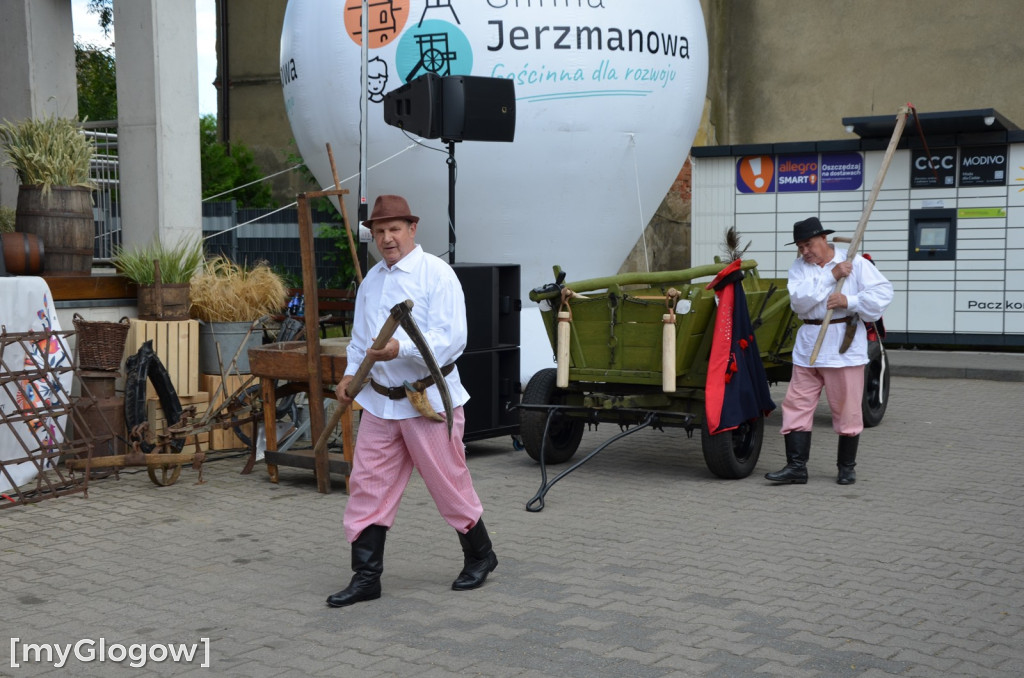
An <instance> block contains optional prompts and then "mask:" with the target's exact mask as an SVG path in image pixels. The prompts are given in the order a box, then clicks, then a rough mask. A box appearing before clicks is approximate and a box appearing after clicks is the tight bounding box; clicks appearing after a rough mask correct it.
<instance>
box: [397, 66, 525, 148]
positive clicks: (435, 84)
mask: <svg viewBox="0 0 1024 678" xmlns="http://www.w3.org/2000/svg"><path fill="white" fill-rule="evenodd" d="M383 105H384V122H386V123H387V124H389V125H391V126H393V127H400V128H402V129H404V130H406V131H408V132H410V133H412V134H418V135H419V136H422V137H425V138H427V139H437V138H441V139H446V140H450V141H512V140H513V138H514V137H515V132H516V93H515V85H514V84H513V82H512V81H511V80H508V79H506V78H485V77H480V76H472V75H449V76H446V77H443V78H442V77H440V76H438V75H437V74H435V73H426V74H424V75H421V76H420V77H418V78H416V79H414V80H410V81H409V82H408V83H406V84H404V85H402V86H401V87H398V88H397V89H394V90H392V91H391V92H388V93H387V94H385V95H384V104H383Z"/></svg>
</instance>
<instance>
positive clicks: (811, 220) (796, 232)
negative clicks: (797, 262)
mask: <svg viewBox="0 0 1024 678" xmlns="http://www.w3.org/2000/svg"><path fill="white" fill-rule="evenodd" d="M829 233H835V231H833V230H832V229H830V228H824V227H822V225H821V222H820V221H818V217H807V218H806V219H804V220H803V221H798V222H796V223H795V224H793V242H787V243H786V244H787V245H795V244H796V243H798V242H800V241H801V240H810V239H811V238H813V237H814V236H816V235H828V234H829Z"/></svg>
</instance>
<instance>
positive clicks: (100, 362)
mask: <svg viewBox="0 0 1024 678" xmlns="http://www.w3.org/2000/svg"><path fill="white" fill-rule="evenodd" d="M72 322H73V323H74V324H75V332H77V333H78V341H77V344H78V367H79V369H82V370H101V371H108V372H109V371H113V370H116V369H117V368H118V367H120V366H121V357H122V355H123V354H124V342H125V339H126V338H127V337H128V328H129V327H131V323H130V322H129V321H128V318H127V317H125V318H121V320H120V322H116V323H112V322H93V321H87V320H85V319H84V318H82V316H80V315H79V314H77V313H76V314H75V315H74V317H73V318H72Z"/></svg>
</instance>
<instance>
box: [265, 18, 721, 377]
mask: <svg viewBox="0 0 1024 678" xmlns="http://www.w3.org/2000/svg"><path fill="white" fill-rule="evenodd" d="M369 7H370V12H369V14H370V21H369V22H368V24H367V30H368V33H369V40H368V43H369V47H368V55H369V56H368V64H367V73H368V76H369V77H368V86H367V90H368V91H367V92H366V94H367V96H368V100H367V107H368V116H367V118H368V119H367V127H368V132H367V138H366V147H367V158H366V166H367V181H366V186H365V187H364V189H363V192H364V193H365V194H366V198H367V201H368V203H369V204H370V205H372V204H373V200H374V198H375V197H376V196H377V195H380V194H382V193H398V194H401V195H404V196H405V197H406V198H407V199H408V200H409V203H410V206H411V207H412V210H413V213H414V214H417V215H419V217H420V227H419V229H418V231H417V234H416V235H417V242H419V243H420V244H422V245H423V247H424V249H426V250H427V251H428V252H433V253H434V254H437V255H438V256H441V257H442V258H445V259H447V256H448V230H447V227H446V226H447V221H448V202H449V201H448V195H449V193H448V184H449V181H448V165H447V160H448V150H447V147H446V145H445V144H444V143H443V142H442V141H441V140H440V139H426V140H424V139H418V141H420V143H419V144H418V143H416V141H414V140H413V138H412V137H410V136H409V135H407V134H406V133H405V132H404V131H402V130H401V129H398V128H397V127H392V126H390V125H388V124H386V123H385V122H384V116H383V108H382V101H383V98H384V94H386V93H387V92H390V91H392V90H394V89H395V88H397V87H400V86H401V85H403V84H405V83H406V82H407V81H409V80H410V79H414V78H416V77H418V76H420V75H423V74H424V73H426V72H428V71H429V72H434V73H436V74H438V75H441V76H445V75H473V76H484V77H495V78H508V79H511V80H512V81H513V83H514V85H515V97H516V128H515V140H514V141H513V142H511V143H506V142H484V141H465V142H460V143H457V144H456V145H455V161H456V163H457V168H458V171H457V181H456V185H455V206H454V209H455V231H456V243H455V261H456V262H472V263H512V264H519V265H520V266H521V274H522V294H523V311H524V312H523V314H522V323H521V324H522V342H521V345H522V347H523V351H522V356H523V359H522V363H523V370H522V372H523V375H524V383H525V379H526V378H528V377H529V376H530V375H532V374H533V372H534V371H536V369H539V368H540V367H549V366H551V349H550V346H548V344H547V338H546V335H545V334H544V330H543V328H542V327H541V325H540V320H539V314H537V313H531V312H530V311H531V309H535V308H536V306H535V305H534V304H533V302H531V301H529V299H528V297H527V296H526V295H527V292H528V291H529V290H530V289H531V288H533V287H536V286H538V285H542V284H544V283H547V282H551V281H552V280H553V276H552V271H551V267H552V265H554V264H558V265H560V266H562V268H563V269H565V270H566V271H567V273H568V278H569V280H573V279H577V280H578V279H582V278H590V277H596V276H604V275H613V274H615V273H616V272H617V271H618V269H619V267H620V266H621V265H622V262H623V260H624V259H625V257H626V256H627V255H628V254H629V251H630V250H631V248H632V247H633V245H634V244H635V243H636V242H637V240H638V238H640V236H641V235H642V232H643V228H644V226H645V225H646V224H647V222H648V221H649V220H650V217H651V216H652V214H653V212H654V210H655V209H657V207H658V205H659V204H660V202H661V200H662V199H663V198H664V196H665V194H666V192H667V191H668V189H669V187H670V186H671V184H672V182H673V181H674V180H675V178H676V176H677V174H678V173H679V170H680V168H681V167H682V166H683V163H684V162H685V160H686V156H687V153H688V152H689V149H690V145H691V143H692V142H693V137H694V135H695V134H696V131H697V126H698V124H699V123H700V118H701V112H702V110H703V106H704V98H705V91H706V87H707V73H708V48H707V36H706V33H705V29H704V19H703V15H702V13H701V7H700V2H699V0H403V1H402V2H396V1H394V0H370V2H369ZM361 11H362V0H289V2H288V7H287V10H286V13H285V19H284V28H283V32H282V37H281V80H282V85H283V89H284V97H285V105H286V108H287V111H288V117H289V121H290V122H291V127H292V132H293V134H294V136H295V141H296V144H297V145H298V148H299V151H300V152H301V154H302V157H303V158H304V160H305V161H306V164H307V165H308V167H309V168H310V170H311V171H312V172H313V174H314V176H315V177H316V178H317V180H318V181H319V182H320V183H321V185H322V186H330V185H332V184H333V178H332V175H331V170H330V164H329V161H328V156H327V151H326V144H328V143H330V144H331V150H332V153H333V155H334V159H335V164H336V167H337V171H338V175H339V176H340V177H341V178H342V186H343V188H347V189H348V190H349V191H350V193H349V195H348V196H347V198H346V210H347V213H348V215H349V217H350V218H351V219H352V220H353V221H355V218H356V215H357V214H358V201H359V193H360V189H359V184H358V173H359V167H360V107H361V101H360V97H361V95H362V94H363V91H362V86H361V77H360V71H361V64H362V58H363V57H362V47H361V27H360V16H361ZM421 144H422V145H421ZM532 347H536V351H532V350H530V349H531V348H532ZM537 352H539V356H537V355H536V353H537ZM538 357H539V360H540V363H541V364H538V363H537V362H531V360H532V361H537V360H538Z"/></svg>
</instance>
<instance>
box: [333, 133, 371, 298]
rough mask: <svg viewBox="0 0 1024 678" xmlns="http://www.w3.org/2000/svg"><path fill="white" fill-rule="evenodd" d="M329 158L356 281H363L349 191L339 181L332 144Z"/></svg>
mask: <svg viewBox="0 0 1024 678" xmlns="http://www.w3.org/2000/svg"><path fill="white" fill-rule="evenodd" d="M327 159H328V160H329V161H330V162H331V175H332V176H333V177H334V188H335V190H337V191H338V204H339V205H340V206H341V221H342V223H343V224H344V225H345V235H347V236H348V253H349V255H350V256H351V257H352V266H353V267H354V268H355V270H356V282H357V283H359V284H360V285H361V284H362V283H363V272H362V270H361V269H360V268H359V253H358V252H356V243H355V241H354V240H353V238H352V225H351V224H350V223H349V220H348V211H347V210H346V209H345V195H346V194H347V193H348V191H346V190H343V189H342V188H341V184H340V183H339V182H338V170H336V169H335V168H334V153H332V152H331V145H330V144H329V143H328V144H327Z"/></svg>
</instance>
